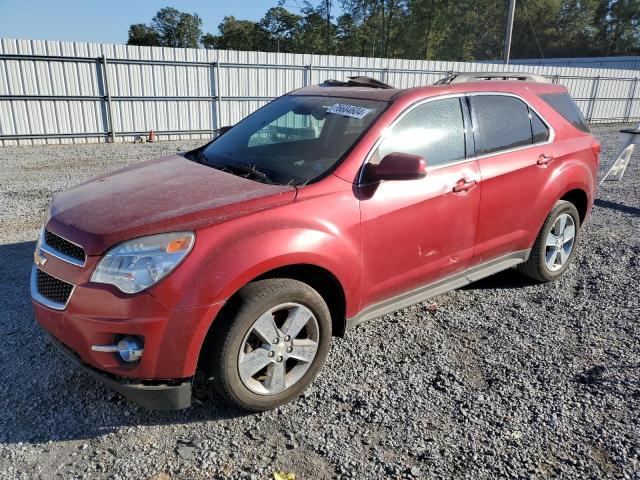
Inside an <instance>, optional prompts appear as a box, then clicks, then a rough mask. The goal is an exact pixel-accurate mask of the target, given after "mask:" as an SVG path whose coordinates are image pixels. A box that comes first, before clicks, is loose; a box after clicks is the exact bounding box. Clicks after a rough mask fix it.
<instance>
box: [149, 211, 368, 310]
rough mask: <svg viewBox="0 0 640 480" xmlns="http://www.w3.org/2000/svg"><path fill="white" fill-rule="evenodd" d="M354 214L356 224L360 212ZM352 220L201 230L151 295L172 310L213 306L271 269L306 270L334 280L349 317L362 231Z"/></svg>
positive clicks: (239, 223) (254, 220)
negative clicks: (326, 273) (321, 272)
mask: <svg viewBox="0 0 640 480" xmlns="http://www.w3.org/2000/svg"><path fill="white" fill-rule="evenodd" d="M354 214H355V217H354V219H355V220H359V215H358V212H357V211H354ZM343 216H344V214H343ZM355 220H354V222H353V223H352V224H350V225H346V226H344V227H338V226H337V225H334V224H328V223H326V222H319V221H317V220H313V219H310V220H307V219H295V220H294V219H292V218H286V219H283V220H273V219H269V218H264V217H262V216H261V215H252V216H250V218H247V217H244V218H240V219H237V220H232V221H230V222H227V223H224V224H220V225H215V226H212V227H209V228H206V229H203V230H200V231H198V232H197V233H196V243H195V246H194V248H193V250H192V252H191V254H190V255H189V256H188V257H187V258H186V259H185V261H184V262H183V263H182V264H181V265H180V266H179V267H178V268H177V269H176V270H175V271H174V272H173V273H171V274H170V275H169V276H168V277H167V278H166V279H165V280H164V281H162V282H160V283H159V284H158V285H156V286H154V287H153V288H152V289H150V290H149V293H151V294H152V295H154V296H155V297H156V298H157V299H158V300H159V301H160V302H163V303H165V304H167V303H168V306H171V307H173V308H189V307H201V306H206V305H213V304H216V303H219V302H224V301H226V300H227V299H228V298H229V297H231V296H232V295H233V294H234V293H235V292H237V291H238V290H239V289H240V288H242V286H243V285H246V284H247V283H248V282H250V281H251V280H253V279H255V278H256V277H259V276H261V275H263V274H265V273H267V272H269V271H271V270H273V269H276V268H280V267H285V266H289V265H298V264H310V265H314V266H316V267H320V268H323V269H325V270H328V271H329V272H330V273H331V274H333V276H334V277H335V278H336V279H337V281H338V282H339V283H340V285H341V287H342V289H343V292H344V294H345V298H346V301H347V312H352V311H354V310H356V309H357V307H358V299H359V287H360V270H361V269H360V253H359V252H360V226H359V223H358V222H357V221H355Z"/></svg>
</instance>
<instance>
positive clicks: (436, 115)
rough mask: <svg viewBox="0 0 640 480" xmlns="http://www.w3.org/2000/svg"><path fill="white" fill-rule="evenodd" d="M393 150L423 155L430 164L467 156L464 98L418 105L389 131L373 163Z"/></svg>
mask: <svg viewBox="0 0 640 480" xmlns="http://www.w3.org/2000/svg"><path fill="white" fill-rule="evenodd" d="M393 152H401V153H411V154H414V155H420V156H421V157H424V158H425V159H426V161H427V165H428V166H435V165H444V164H447V163H451V162H455V161H456V160H462V159H464V158H465V156H466V150H465V137H464V121H463V117H462V107H461V105H460V99H459V98H458V97H455V98H445V99H442V100H434V101H431V102H427V103H424V104H423V105H419V106H417V107H415V108H414V109H413V110H411V111H410V112H409V113H407V115H405V116H404V117H403V118H402V119H401V120H400V121H399V122H398V123H397V124H396V125H395V126H394V127H393V128H392V129H391V130H390V131H389V132H387V133H386V134H385V136H384V140H383V141H382V143H381V144H380V147H379V148H378V150H377V151H376V153H375V154H374V155H373V157H372V158H371V160H370V162H371V163H373V164H377V163H380V160H382V158H384V156H385V155H387V154H389V153H393Z"/></svg>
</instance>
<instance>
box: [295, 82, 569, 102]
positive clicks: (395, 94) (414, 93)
mask: <svg viewBox="0 0 640 480" xmlns="http://www.w3.org/2000/svg"><path fill="white" fill-rule="evenodd" d="M467 92H499V93H512V94H515V95H526V94H527V93H533V94H536V95H539V94H543V93H566V92H567V89H566V87H564V86H562V85H556V84H553V83H547V82H530V81H519V80H481V81H475V82H464V83H452V84H448V85H428V86H421V87H413V88H404V89H403V88H372V87H360V86H351V87H348V86H330V85H322V84H321V85H313V86H309V87H304V88H300V89H298V90H294V91H293V92H291V93H290V94H289V95H310V96H322V97H343V98H359V99H365V100H378V101H385V102H390V101H396V100H400V99H403V100H407V99H415V100H419V99H422V98H428V97H435V96H439V95H447V94H455V93H467Z"/></svg>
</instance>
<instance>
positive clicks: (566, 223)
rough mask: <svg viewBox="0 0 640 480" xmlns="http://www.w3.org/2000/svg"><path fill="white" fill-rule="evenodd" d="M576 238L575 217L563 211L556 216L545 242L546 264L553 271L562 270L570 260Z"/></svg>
mask: <svg viewBox="0 0 640 480" xmlns="http://www.w3.org/2000/svg"><path fill="white" fill-rule="evenodd" d="M575 239H576V224H575V221H574V220H573V217H572V216H571V215H569V214H567V213H563V214H561V215H559V216H558V218H556V221H555V222H554V223H553V227H552V228H551V231H550V232H549V235H547V240H546V242H545V259H544V261H545V265H546V266H547V268H548V269H549V271H551V272H557V271H558V270H560V269H561V268H562V267H563V266H564V265H565V264H566V263H567V261H568V260H569V257H570V256H571V251H572V250H573V246H574V244H575Z"/></svg>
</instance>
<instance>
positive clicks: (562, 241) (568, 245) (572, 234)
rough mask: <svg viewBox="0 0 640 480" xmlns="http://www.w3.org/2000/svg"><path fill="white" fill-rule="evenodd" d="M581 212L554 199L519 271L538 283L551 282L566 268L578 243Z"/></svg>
mask: <svg viewBox="0 0 640 480" xmlns="http://www.w3.org/2000/svg"><path fill="white" fill-rule="evenodd" d="M579 235H580V215H579V214H578V210H576V207H575V206H574V205H573V204H572V203H571V202H567V201H565V200H560V201H558V202H556V204H555V205H554V207H553V209H552V210H551V212H550V213H549V215H548V216H547V219H546V220H545V222H544V225H543V226H542V230H540V233H539V234H538V237H537V238H536V241H535V243H534V244H533V248H532V249H531V254H530V255H529V259H528V260H527V261H526V262H524V263H521V264H520V265H518V270H519V271H520V272H521V273H523V274H524V275H526V276H527V277H530V278H532V279H534V280H537V281H539V282H543V283H546V282H551V281H553V280H555V279H556V278H558V277H560V276H561V275H562V274H564V272H566V271H567V268H569V264H570V263H571V261H572V260H573V257H574V256H575V253H576V247H577V245H578V238H579Z"/></svg>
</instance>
